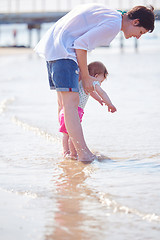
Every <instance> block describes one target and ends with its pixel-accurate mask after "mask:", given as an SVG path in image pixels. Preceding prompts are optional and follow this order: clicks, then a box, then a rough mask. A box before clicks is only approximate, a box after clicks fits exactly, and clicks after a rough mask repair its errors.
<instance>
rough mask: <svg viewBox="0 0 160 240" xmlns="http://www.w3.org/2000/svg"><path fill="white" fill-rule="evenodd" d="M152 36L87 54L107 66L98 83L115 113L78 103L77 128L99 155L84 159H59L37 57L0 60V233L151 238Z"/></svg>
mask: <svg viewBox="0 0 160 240" xmlns="http://www.w3.org/2000/svg"><path fill="white" fill-rule="evenodd" d="M151 41H153V42H154V41H155V40H154V39H153V40H151ZM158 41H159V40H158V39H156V42H157V46H155V45H152V46H150V47H148V48H147V47H146V46H142V47H141V48H140V49H139V51H138V52H135V51H134V49H133V48H126V49H125V50H124V52H123V53H122V52H120V50H119V49H117V48H110V49H105V48H99V49H96V50H95V51H93V52H92V53H90V54H89V56H88V60H89V61H93V60H100V61H102V62H103V63H104V64H105V65H106V66H107V68H108V71H109V76H108V80H107V81H106V82H104V83H103V88H104V89H105V90H106V91H107V93H108V94H109V96H110V98H111V99H112V101H113V103H114V104H115V106H116V107H117V110H118V111H117V112H116V113H114V114H111V113H108V112H107V108H106V107H101V106H100V105H99V104H98V103H96V102H95V101H94V100H92V99H90V100H89V102H88V103H87V106H86V109H85V115H84V119H83V123H82V124H83V129H84V135H85V138H86V141H87V143H88V146H89V147H90V148H91V150H92V151H93V152H95V153H96V154H97V155H99V160H98V161H94V162H93V163H91V164H87V165H86V164H83V163H80V162H77V161H70V160H64V159H63V158H62V147H61V135H60V133H58V120H57V102H56V93H55V92H54V91H50V90H49V86H48V82H47V81H48V80H47V72H46V68H45V63H44V62H43V60H41V59H39V58H38V57H37V56H35V55H34V54H26V55H13V56H3V57H2V56H1V57H0V68H1V71H0V72H1V77H0V85H1V87H0V139H1V146H0V202H1V204H0V211H1V214H0V235H1V239H3V240H4V239H7V240H10V239H13V238H15V239H22V238H23V239H24V240H25V239H30V240H32V239H34V240H35V239H36V240H40V239H43V240H44V239H47V240H48V239H57V240H59V239H70V240H71V239H75V238H76V239H77V240H79V239H84V240H85V239H95V240H97V239H112V240H117V239H120V240H121V239H122V240H125V239H126V240H128V239H136V240H138V239H140V240H142V239H145V240H146V239H149V240H151V239H152V240H153V239H154V240H158V239H159V231H160V205H159V197H160V184H159V174H160V145H159V139H160V129H159V122H160V112H159V109H160V94H159V91H160V82H159V76H160V69H159V60H160V48H159V42H158ZM154 43H155V42H154ZM154 47H155V48H154ZM75 236H76V237H75Z"/></svg>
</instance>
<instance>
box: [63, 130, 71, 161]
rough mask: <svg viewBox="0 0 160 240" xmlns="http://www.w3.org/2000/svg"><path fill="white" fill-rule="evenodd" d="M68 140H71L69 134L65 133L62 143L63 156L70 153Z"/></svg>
mask: <svg viewBox="0 0 160 240" xmlns="http://www.w3.org/2000/svg"><path fill="white" fill-rule="evenodd" d="M68 140H69V136H68V134H67V133H63V138H62V144H63V156H64V157H66V155H67V154H70V151H69V145H68Z"/></svg>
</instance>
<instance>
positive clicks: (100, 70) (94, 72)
mask: <svg viewBox="0 0 160 240" xmlns="http://www.w3.org/2000/svg"><path fill="white" fill-rule="evenodd" d="M88 71H89V75H90V76H92V77H95V78H97V81H99V82H100V83H102V82H103V81H104V80H105V79H106V77H107V75H108V71H107V69H106V67H105V66H104V64H103V63H101V62H91V63H90V64H89V65H88Z"/></svg>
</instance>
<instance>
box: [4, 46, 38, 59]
mask: <svg viewBox="0 0 160 240" xmlns="http://www.w3.org/2000/svg"><path fill="white" fill-rule="evenodd" d="M24 53H27V54H28V53H33V49H32V48H23V47H0V57H1V56H6V55H14V54H24Z"/></svg>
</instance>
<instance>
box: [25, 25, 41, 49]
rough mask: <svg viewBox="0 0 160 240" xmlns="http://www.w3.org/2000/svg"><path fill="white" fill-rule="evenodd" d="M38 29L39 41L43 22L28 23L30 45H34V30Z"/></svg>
mask: <svg viewBox="0 0 160 240" xmlns="http://www.w3.org/2000/svg"><path fill="white" fill-rule="evenodd" d="M33 29H37V42H39V40H40V30H41V24H28V30H29V44H28V46H29V47H31V46H32V30H33Z"/></svg>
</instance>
